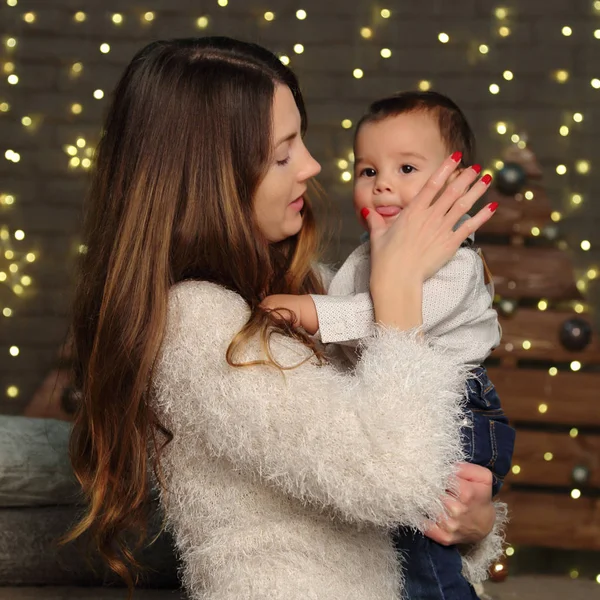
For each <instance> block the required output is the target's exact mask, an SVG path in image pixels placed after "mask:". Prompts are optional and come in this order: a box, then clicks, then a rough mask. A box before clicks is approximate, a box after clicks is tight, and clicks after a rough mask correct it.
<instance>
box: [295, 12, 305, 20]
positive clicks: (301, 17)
mask: <svg viewBox="0 0 600 600" xmlns="http://www.w3.org/2000/svg"><path fill="white" fill-rule="evenodd" d="M296 19H298V20H299V21H304V19H306V11H305V10H302V9H300V10H297V11H296Z"/></svg>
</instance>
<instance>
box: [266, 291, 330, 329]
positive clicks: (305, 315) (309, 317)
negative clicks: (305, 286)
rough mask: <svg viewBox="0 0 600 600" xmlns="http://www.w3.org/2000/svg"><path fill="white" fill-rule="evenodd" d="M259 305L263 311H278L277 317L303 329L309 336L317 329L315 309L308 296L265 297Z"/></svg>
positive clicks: (277, 295)
mask: <svg viewBox="0 0 600 600" xmlns="http://www.w3.org/2000/svg"><path fill="white" fill-rule="evenodd" d="M260 305H261V307H262V308H264V309H265V310H268V311H271V310H274V311H278V313H279V315H280V316H281V317H282V318H283V319H285V320H286V321H288V322H289V323H290V324H291V325H293V326H294V327H303V328H304V329H305V330H306V331H307V332H308V333H310V334H311V335H314V334H315V333H316V332H317V330H318V329H319V319H318V317H317V309H316V308H315V303H314V302H313V300H312V298H311V297H310V296H308V295H305V296H292V295H291V294H275V295H273V296H267V297H266V298H265V299H264V300H263V301H262V302H261V303H260Z"/></svg>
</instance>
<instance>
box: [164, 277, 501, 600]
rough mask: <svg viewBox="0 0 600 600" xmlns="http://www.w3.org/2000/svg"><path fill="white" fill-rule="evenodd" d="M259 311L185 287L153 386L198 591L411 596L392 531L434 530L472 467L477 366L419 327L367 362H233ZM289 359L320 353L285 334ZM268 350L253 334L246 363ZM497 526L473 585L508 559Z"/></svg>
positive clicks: (467, 563)
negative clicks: (468, 385) (473, 370)
mask: <svg viewBox="0 0 600 600" xmlns="http://www.w3.org/2000/svg"><path fill="white" fill-rule="evenodd" d="M248 316H249V309H248V307H247V305H246V303H245V302H244V301H243V299H242V298H241V297H240V296H239V295H237V294H235V293H234V292H232V291H229V290H226V289H224V288H222V287H220V286H218V285H215V284H211V283H206V282H185V283H181V284H178V285H176V286H175V287H174V288H173V289H172V291H171V296H170V302H169V315H168V323H167V329H166V334H165V339H164V342H163V346H162V350H161V354H160V356H159V361H158V364H157V369H156V374H155V377H154V380H153V401H154V405H155V408H156V409H157V411H158V414H159V417H160V418H161V420H162V422H163V423H164V424H165V425H166V426H167V427H168V428H169V429H170V430H171V431H172V432H173V434H174V438H173V441H172V442H171V443H170V444H169V445H168V446H167V448H166V450H165V452H164V454H163V458H162V469H163V473H164V476H165V480H166V484H167V490H168V492H164V491H163V492H161V502H162V505H163V508H164V510H165V514H166V518H167V523H168V527H169V529H170V530H171V531H172V533H173V535H174V538H175V542H176V546H177V550H178V553H179V556H180V558H181V577H182V581H183V584H184V587H185V589H186V591H187V592H188V594H189V596H190V598H191V599H192V600H200V599H202V600H267V599H269V600H284V599H285V600H300V599H302V600H347V599H349V598H352V599H353V600H399V599H400V598H402V570H401V564H400V560H399V557H398V555H397V553H396V552H395V551H394V548H393V546H392V542H391V538H390V535H389V531H390V529H391V528H392V527H394V526H396V525H397V524H403V525H408V526H412V527H414V528H419V529H422V528H423V527H424V526H425V521H426V520H427V519H428V518H433V519H435V518H436V517H438V516H439V515H440V514H441V513H442V512H443V506H442V503H441V501H440V499H441V498H442V496H443V494H444V492H445V490H446V489H448V487H449V486H450V485H451V483H450V479H451V475H452V473H453V471H454V468H455V467H454V465H455V463H456V462H457V461H459V460H461V458H463V457H462V454H461V447H460V443H459V439H460V438H459V429H460V426H461V421H462V415H461V407H462V402H463V390H464V387H465V379H466V376H467V374H466V372H465V369H464V367H463V366H461V365H460V364H459V363H458V362H457V361H455V360H453V359H452V356H451V355H450V354H448V353H444V352H442V351H440V350H439V349H435V348H433V347H431V346H429V345H427V344H426V343H424V342H423V341H422V339H421V338H419V337H418V336H417V335H416V332H415V331H412V332H400V331H398V330H393V329H385V328H378V329H377V330H376V331H375V332H374V334H373V335H372V336H370V337H369V338H367V339H366V340H365V341H364V349H363V352H362V357H361V359H360V361H359V362H358V363H357V365H356V367H355V368H350V367H349V366H348V365H347V364H345V363H343V362H342V361H341V359H340V360H339V361H336V360H335V359H332V361H331V362H330V363H328V364H325V365H322V366H319V365H318V364H317V362H316V360H315V359H314V358H311V359H309V360H308V361H306V362H304V364H302V365H301V366H298V367H297V368H294V369H290V370H286V371H284V372H283V373H282V372H281V371H279V370H277V369H275V368H273V367H269V366H250V367H243V368H234V367H230V366H229V365H228V364H227V362H226V360H225V352H226V350H227V347H228V346H229V343H230V342H231V340H232V339H233V338H234V336H235V335H236V333H238V332H239V331H240V329H241V328H242V327H243V325H244V324H245V323H246V321H247V319H248ZM271 350H272V352H273V355H274V356H275V358H276V359H277V360H278V361H279V362H280V363H281V364H284V365H288V366H293V365H296V364H298V363H299V362H301V361H302V360H303V359H305V358H306V357H307V356H309V352H308V350H307V349H306V348H305V347H304V346H303V345H302V344H300V343H298V342H296V341H294V340H292V339H290V338H287V337H284V336H281V335H275V336H273V338H272V342H271ZM261 357H263V358H264V356H263V354H262V351H261V347H260V344H259V343H258V341H251V342H250V344H249V345H248V346H247V347H246V348H245V350H244V353H243V355H242V356H241V357H240V359H241V360H243V361H247V360H252V359H258V358H261ZM497 509H498V519H497V524H496V527H495V528H494V531H493V532H492V533H491V534H490V535H489V536H488V537H487V538H486V539H485V540H484V541H483V542H482V543H480V544H478V545H476V546H474V547H473V548H472V550H471V551H470V552H469V553H468V555H467V556H465V557H464V560H463V562H464V569H465V573H466V575H467V577H469V578H470V579H471V580H472V581H478V580H481V579H483V578H485V573H486V570H487V567H488V566H489V564H490V562H491V561H492V560H494V559H495V558H496V557H497V556H498V555H499V553H500V552H501V546H502V522H503V516H504V512H505V511H504V506H503V505H501V504H497Z"/></svg>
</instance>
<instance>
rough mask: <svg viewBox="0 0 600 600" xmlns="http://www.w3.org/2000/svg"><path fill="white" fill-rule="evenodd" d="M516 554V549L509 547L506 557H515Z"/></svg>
mask: <svg viewBox="0 0 600 600" xmlns="http://www.w3.org/2000/svg"><path fill="white" fill-rule="evenodd" d="M514 553H515V549H514V548H513V547H512V546H509V547H508V548H507V549H506V556H513V555H514Z"/></svg>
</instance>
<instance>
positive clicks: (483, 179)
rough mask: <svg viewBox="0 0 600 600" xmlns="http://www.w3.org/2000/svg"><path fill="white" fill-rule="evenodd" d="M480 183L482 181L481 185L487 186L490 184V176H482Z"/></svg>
mask: <svg viewBox="0 0 600 600" xmlns="http://www.w3.org/2000/svg"><path fill="white" fill-rule="evenodd" d="M481 181H482V182H483V183H485V185H489V184H490V183H492V176H491V175H490V174H489V173H488V174H487V175H484V176H483V177H482V178H481Z"/></svg>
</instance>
